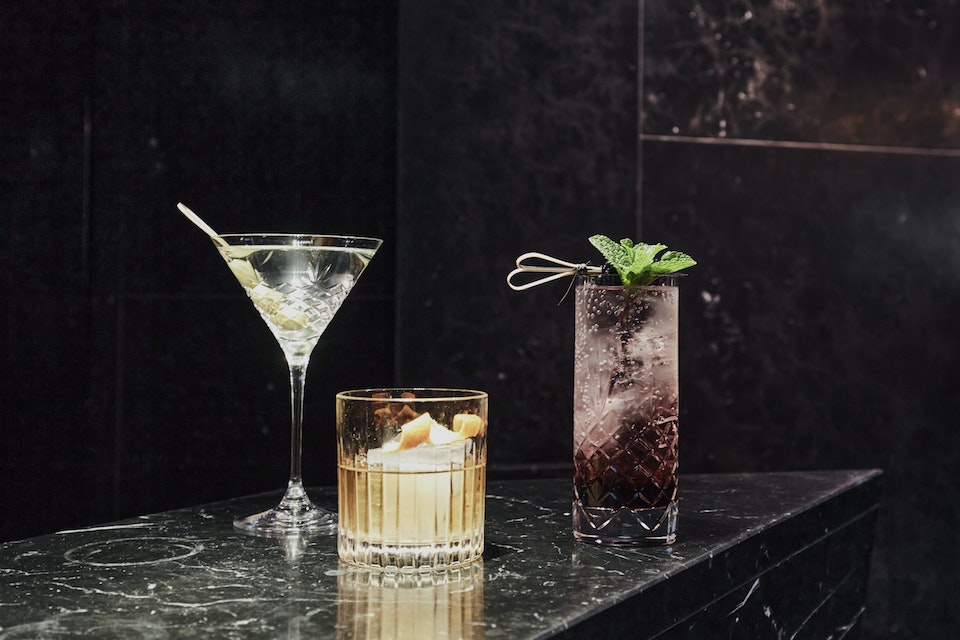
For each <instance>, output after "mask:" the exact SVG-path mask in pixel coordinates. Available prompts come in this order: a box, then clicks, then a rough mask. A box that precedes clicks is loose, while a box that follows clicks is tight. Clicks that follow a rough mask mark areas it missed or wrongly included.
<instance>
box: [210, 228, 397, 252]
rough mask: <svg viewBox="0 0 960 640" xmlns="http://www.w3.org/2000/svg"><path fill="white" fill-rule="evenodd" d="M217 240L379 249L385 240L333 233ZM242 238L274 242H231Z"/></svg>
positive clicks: (228, 236)
mask: <svg viewBox="0 0 960 640" xmlns="http://www.w3.org/2000/svg"><path fill="white" fill-rule="evenodd" d="M217 238H219V239H221V240H224V241H226V242H227V244H228V245H231V246H236V245H251V246H256V245H270V244H277V245H290V244H294V242H275V241H276V240H279V239H281V238H287V239H290V240H298V239H300V240H305V239H311V240H318V239H319V240H325V241H329V242H322V243H320V244H318V245H315V246H344V247H345V246H361V247H364V248H370V249H373V248H377V247H379V246H380V245H381V244H383V240H381V239H380V238H374V237H372V236H349V235H340V234H331V233H259V232H250V233H220V234H217V235H216V236H214V240H216V239H217ZM241 238H249V239H251V240H255V241H256V240H266V241H274V242H236V243H234V242H231V240H239V239H241Z"/></svg>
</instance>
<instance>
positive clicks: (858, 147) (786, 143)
mask: <svg viewBox="0 0 960 640" xmlns="http://www.w3.org/2000/svg"><path fill="white" fill-rule="evenodd" d="M640 139H641V140H646V141H651V142H672V143H677V144H710V145H718V146H730V147H771V148H779V149H805V150H816V151H844V152H855V153H892V154H899V155H911V156H938V157H953V158H960V149H936V148H932V147H897V146H892V145H871V144H850V143H842V142H800V141H791V140H762V139H751V138H713V137H710V136H678V135H662V134H652V133H641V134H640Z"/></svg>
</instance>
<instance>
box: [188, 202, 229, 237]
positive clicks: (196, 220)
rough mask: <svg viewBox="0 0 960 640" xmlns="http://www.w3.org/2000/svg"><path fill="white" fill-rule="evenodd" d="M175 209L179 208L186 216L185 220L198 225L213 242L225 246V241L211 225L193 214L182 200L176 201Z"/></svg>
mask: <svg viewBox="0 0 960 640" xmlns="http://www.w3.org/2000/svg"><path fill="white" fill-rule="evenodd" d="M177 209H180V213H182V214H183V215H185V216H187V220H189V221H190V222H192V223H193V224H195V225H197V226H198V227H200V230H201V231H203V232H204V233H205V234H207V235H208V236H210V238H211V239H212V240H213V241H214V242H215V243H217V244H219V245H222V246H226V244H227V243H226V241H225V240H224V239H223V238H221V237H220V234H219V233H217V232H216V231H214V230H213V227H211V226H210V225H208V224H207V223H206V222H204V221H203V220H202V219H201V218H200V216H198V215H197V214H195V213H194V212H193V211H191V210H190V207H188V206H187V205H185V204H183V203H182V202H178V203H177Z"/></svg>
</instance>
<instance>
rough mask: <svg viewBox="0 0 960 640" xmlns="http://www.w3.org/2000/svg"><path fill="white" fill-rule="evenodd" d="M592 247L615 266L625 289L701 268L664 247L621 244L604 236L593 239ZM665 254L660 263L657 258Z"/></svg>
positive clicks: (621, 242)
mask: <svg viewBox="0 0 960 640" xmlns="http://www.w3.org/2000/svg"><path fill="white" fill-rule="evenodd" d="M590 244H592V245H593V246H594V247H596V248H597V250H598V251H599V252H600V253H601V254H602V255H603V257H604V258H605V259H606V260H607V262H609V263H610V264H611V265H613V268H614V269H615V270H616V271H617V273H618V274H619V275H620V281H621V282H622V283H623V285H624V286H628V287H632V286H646V285H648V284H651V283H652V282H653V281H654V280H656V279H657V278H658V277H660V276H662V275H667V274H670V273H676V272H677V271H681V270H682V269H686V268H687V267H692V266H693V265H695V264H697V261H696V260H694V259H693V258H691V257H690V256H688V255H687V254H685V253H682V252H680V251H666V248H667V246H666V245H663V244H646V243H644V242H634V241H633V240H631V239H629V238H624V239H623V240H621V241H620V243H619V244H617V243H616V242H614V241H613V240H611V239H610V238H608V237H607V236H604V235H595V236H591V237H590ZM661 252H664V253H663V255H661V256H660V259H659V260H658V259H657V255H658V254H660V253H661Z"/></svg>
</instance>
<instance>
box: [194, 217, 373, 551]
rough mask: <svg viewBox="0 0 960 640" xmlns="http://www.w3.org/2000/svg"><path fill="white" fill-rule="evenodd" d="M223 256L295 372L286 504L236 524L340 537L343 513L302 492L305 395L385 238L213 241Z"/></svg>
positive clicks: (227, 237) (254, 530)
mask: <svg viewBox="0 0 960 640" xmlns="http://www.w3.org/2000/svg"><path fill="white" fill-rule="evenodd" d="M212 239H213V242H214V245H215V246H216V247H217V250H218V251H219V252H220V256H221V257H222V258H223V259H224V260H225V261H226V263H227V266H228V267H229V268H230V271H231V272H232V273H233V275H234V276H235V277H236V278H237V280H238V281H239V282H240V284H241V285H242V286H243V289H244V291H246V293H247V296H248V297H249V298H250V301H251V302H252V303H253V306H254V307H255V308H256V309H257V311H258V312H259V313H260V317H262V318H263V321H264V322H265V323H266V325H267V327H269V329H270V331H271V332H272V333H273V335H274V337H275V338H276V339H277V342H279V343H280V348H281V349H282V350H283V354H284V356H285V357H286V360H287V365H288V366H289V368H290V406H291V427H290V432H291V436H290V479H289V481H288V482H287V490H286V492H285V493H284V495H283V498H282V499H281V500H280V503H279V504H278V505H277V506H275V507H273V508H272V509H269V510H267V511H264V512H262V513H256V514H253V515H251V516H247V517H243V518H238V519H237V520H235V521H234V523H233V524H234V526H235V527H236V528H238V529H240V530H242V531H245V532H247V533H251V534H254V535H261V536H267V537H283V536H287V535H299V534H304V533H335V532H336V530H337V514H336V513H335V512H332V511H329V510H327V509H323V508H321V507H318V506H317V505H315V504H314V503H313V502H312V501H311V500H310V498H309V496H308V495H307V492H306V490H305V489H304V487H303V479H302V476H301V451H302V441H303V392H304V383H305V381H306V372H307V365H308V364H309V362H310V354H311V353H312V352H313V348H314V347H315V346H316V344H317V342H318V341H319V340H320V336H321V335H322V334H323V331H324V330H325V329H326V328H327V325H328V324H330V321H331V320H332V319H333V317H334V316H335V315H336V313H337V311H338V310H339V309H340V306H341V305H342V304H343V301H344V300H345V299H346V297H347V295H348V294H349V293H350V291H351V290H352V289H353V286H354V285H355V284H356V282H357V279H358V278H359V277H360V274H362V273H363V270H364V269H365V268H366V266H367V264H369V263H370V260H371V259H373V256H374V254H375V253H376V251H377V249H378V248H379V247H380V244H381V242H382V241H381V240H378V239H376V238H363V237H355V236H331V235H308V234H221V235H215V236H212Z"/></svg>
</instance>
